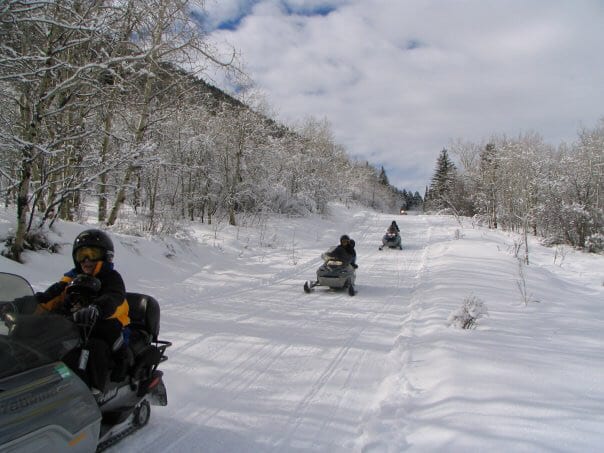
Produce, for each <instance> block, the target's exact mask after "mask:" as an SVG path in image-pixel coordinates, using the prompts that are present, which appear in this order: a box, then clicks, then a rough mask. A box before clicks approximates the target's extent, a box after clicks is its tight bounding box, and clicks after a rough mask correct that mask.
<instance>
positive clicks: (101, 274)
mask: <svg viewBox="0 0 604 453" xmlns="http://www.w3.org/2000/svg"><path fill="white" fill-rule="evenodd" d="M81 272H82V271H81V269H80V267H79V265H78V267H76V268H74V269H72V270H70V271H69V272H66V273H65V274H63V277H62V278H61V280H60V281H59V282H57V283H55V284H53V285H51V286H50V287H49V288H48V289H47V290H46V291H44V292H41V293H36V298H37V299H38V310H37V311H38V312H43V311H60V310H61V309H62V308H63V305H64V304H65V290H66V288H67V285H68V284H69V282H70V281H72V280H73V279H74V278H75V277H76V276H77V275H78V274H79V273H81ZM92 275H93V276H94V277H96V278H98V279H99V280H100V281H101V290H100V291H99V294H98V296H97V297H95V299H94V304H95V305H97V306H98V307H99V312H100V313H99V314H100V319H113V318H115V319H117V320H118V321H119V322H120V323H121V324H122V326H123V327H126V326H127V325H128V324H130V318H129V316H128V311H129V310H128V302H127V300H126V286H125V285H124V280H123V279H122V276H121V275H120V273H119V272H118V271H116V270H115V269H113V263H107V262H105V261H99V262H98V263H97V266H96V268H95V269H94V272H93V274H92Z"/></svg>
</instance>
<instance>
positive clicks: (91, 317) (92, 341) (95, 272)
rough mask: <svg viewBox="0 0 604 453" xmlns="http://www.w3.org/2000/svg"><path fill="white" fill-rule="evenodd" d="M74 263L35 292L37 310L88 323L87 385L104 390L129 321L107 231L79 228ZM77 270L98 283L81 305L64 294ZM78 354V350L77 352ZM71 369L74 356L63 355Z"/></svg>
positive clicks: (123, 348) (122, 344) (121, 351)
mask: <svg viewBox="0 0 604 453" xmlns="http://www.w3.org/2000/svg"><path fill="white" fill-rule="evenodd" d="M71 255H72V257H73V262H74V265H75V267H74V268H73V269H71V270H70V271H68V272H66V273H65V274H64V275H63V277H62V278H61V280H60V281H59V282H57V283H55V284H53V285H51V286H50V287H49V288H48V289H47V290H46V291H44V292H41V293H36V299H37V300H38V304H39V305H38V309H37V312H38V313H40V312H45V311H48V312H69V313H72V316H73V320H74V321H75V322H76V323H78V324H84V325H88V326H91V327H92V330H91V333H90V336H89V338H88V342H87V345H86V349H87V350H89V351H90V354H89V358H88V364H87V367H86V373H85V375H84V376H82V378H83V379H84V380H85V381H86V382H87V383H88V385H89V386H90V387H91V388H93V391H95V389H98V390H99V391H100V392H102V391H104V389H105V384H106V380H107V379H106V378H107V374H108V371H109V368H110V367H111V363H112V355H113V354H114V353H117V354H116V355H118V356H120V355H121V354H125V346H124V332H123V331H124V327H126V326H128V324H129V323H130V318H129V317H128V302H127V300H126V287H125V285H124V281H123V279H122V276H121V275H120V273H119V272H118V271H116V270H115V269H114V268H113V256H114V247H113V242H112V241H111V238H110V237H109V235H107V233H105V232H104V231H101V230H98V229H91V230H85V231H83V232H81V233H80V234H79V235H78V236H77V237H76V238H75V240H74V242H73V250H72V254H71ZM78 274H87V275H90V276H93V277H96V278H97V279H98V280H99V281H100V283H101V285H100V289H99V291H98V293H97V294H96V296H95V297H94V298H93V299H92V301H91V302H90V303H89V304H88V305H86V306H83V307H80V306H79V304H75V303H74V301H72V300H70V298H69V297H68V296H67V297H66V295H67V288H68V285H69V283H70V282H71V281H73V279H74V278H76V277H77V276H78ZM78 354H79V352H78ZM66 362H68V364H69V365H70V366H71V367H72V368H73V369H74V370H75V369H76V368H77V367H76V366H75V365H76V364H77V358H76V357H75V356H74V357H69V358H66Z"/></svg>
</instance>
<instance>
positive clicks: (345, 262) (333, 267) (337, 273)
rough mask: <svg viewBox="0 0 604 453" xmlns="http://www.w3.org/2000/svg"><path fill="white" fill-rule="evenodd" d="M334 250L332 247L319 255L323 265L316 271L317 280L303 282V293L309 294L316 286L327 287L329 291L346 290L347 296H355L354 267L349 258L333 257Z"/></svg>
mask: <svg viewBox="0 0 604 453" xmlns="http://www.w3.org/2000/svg"><path fill="white" fill-rule="evenodd" d="M335 248H336V247H332V248H330V249H329V250H328V251H327V252H325V253H323V254H322V255H321V258H322V259H323V264H322V265H321V266H320V267H319V269H317V280H315V281H313V282H309V281H306V282H304V292H305V293H310V292H311V291H313V290H314V288H315V287H316V286H328V287H329V288H330V289H347V290H348V294H350V295H351V296H354V295H355V293H356V290H355V288H354V282H355V277H356V276H355V267H354V266H353V265H352V264H351V261H350V258H348V257H343V256H335V255H334V250H335Z"/></svg>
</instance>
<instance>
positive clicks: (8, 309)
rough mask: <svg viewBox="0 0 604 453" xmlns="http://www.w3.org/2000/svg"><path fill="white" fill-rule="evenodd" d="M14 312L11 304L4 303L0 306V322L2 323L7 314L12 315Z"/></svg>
mask: <svg viewBox="0 0 604 453" xmlns="http://www.w3.org/2000/svg"><path fill="white" fill-rule="evenodd" d="M13 311H15V310H14V308H13V304H11V303H6V304H2V305H0V320H2V321H4V318H5V316H6V315H7V314H8V313H12V312H13Z"/></svg>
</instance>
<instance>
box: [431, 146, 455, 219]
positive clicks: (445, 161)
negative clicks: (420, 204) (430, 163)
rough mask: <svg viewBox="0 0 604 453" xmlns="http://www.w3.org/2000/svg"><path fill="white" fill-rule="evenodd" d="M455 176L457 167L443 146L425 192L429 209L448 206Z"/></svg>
mask: <svg viewBox="0 0 604 453" xmlns="http://www.w3.org/2000/svg"><path fill="white" fill-rule="evenodd" d="M456 176H457V167H456V166H455V164H454V163H453V161H452V160H451V159H450V158H449V153H448V152H447V150H446V149H444V148H443V150H442V151H441V152H440V155H439V156H438V159H437V160H436V169H435V170H434V176H433V177H432V181H431V182H430V189H429V191H428V193H427V198H428V199H429V206H430V208H431V209H442V208H445V207H450V204H451V199H452V195H453V189H454V187H455V181H456Z"/></svg>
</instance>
